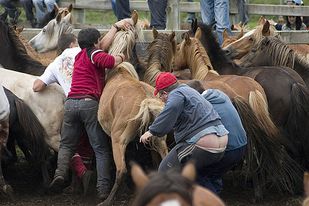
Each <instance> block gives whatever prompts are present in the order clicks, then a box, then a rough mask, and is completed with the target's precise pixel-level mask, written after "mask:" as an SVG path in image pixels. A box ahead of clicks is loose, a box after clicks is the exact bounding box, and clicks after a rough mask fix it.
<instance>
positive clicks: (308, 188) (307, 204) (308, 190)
mask: <svg viewBox="0 0 309 206" xmlns="http://www.w3.org/2000/svg"><path fill="white" fill-rule="evenodd" d="M304 191H305V197H306V199H305V200H304V202H303V206H309V173H308V172H305V174H304Z"/></svg>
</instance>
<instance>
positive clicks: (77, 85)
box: [68, 49, 115, 100]
mask: <svg viewBox="0 0 309 206" xmlns="http://www.w3.org/2000/svg"><path fill="white" fill-rule="evenodd" d="M93 61H94V63H92V62H91V60H90V58H89V57H88V55H87V50H86V49H83V50H82V51H80V52H79V53H78V54H77V55H76V57H75V63H74V69H73V74H72V84H71V91H70V92H69V95H68V97H71V98H84V97H87V96H91V97H94V98H95V99H97V100H99V99H100V96H101V93H102V90H103V88H104V85H105V68H108V69H111V68H113V67H114V64H115V58H114V57H113V56H111V55H109V54H107V53H105V52H98V53H95V54H94V55H93Z"/></svg>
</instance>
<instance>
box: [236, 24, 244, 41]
mask: <svg viewBox="0 0 309 206" xmlns="http://www.w3.org/2000/svg"><path fill="white" fill-rule="evenodd" d="M243 35H244V27H243V26H242V27H241V30H240V33H239V34H238V36H237V39H240V38H241V37H242V36H243Z"/></svg>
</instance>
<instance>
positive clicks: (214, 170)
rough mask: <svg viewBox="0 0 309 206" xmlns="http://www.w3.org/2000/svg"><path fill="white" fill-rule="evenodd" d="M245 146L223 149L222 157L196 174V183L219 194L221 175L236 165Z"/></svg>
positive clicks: (221, 184) (243, 152) (242, 155)
mask: <svg viewBox="0 0 309 206" xmlns="http://www.w3.org/2000/svg"><path fill="white" fill-rule="evenodd" d="M246 148H247V146H243V147H240V148H238V149H235V150H231V151H225V153H224V156H223V158H222V159H221V160H220V161H219V162H217V163H214V164H212V165H210V166H209V167H206V168H205V170H204V171H202V172H200V173H199V174H198V179H197V181H198V183H199V184H200V185H202V186H204V187H206V188H208V189H209V190H211V191H212V192H214V193H216V194H219V193H220V192H221V191H222V186H223V183H222V176H223V175H224V174H225V173H226V172H227V171H229V170H230V169H232V168H233V167H234V166H236V165H237V164H238V163H239V162H240V161H241V160H242V159H243V157H244V154H245V152H246Z"/></svg>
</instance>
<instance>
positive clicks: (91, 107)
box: [55, 99, 112, 192]
mask: <svg viewBox="0 0 309 206" xmlns="http://www.w3.org/2000/svg"><path fill="white" fill-rule="evenodd" d="M97 113H98V102H97V101H95V100H92V99H68V100H67V101H66V102H65V104H64V119H63V124H62V130H61V132H62V133H61V141H60V148H59V153H58V162H57V169H56V172H55V177H56V176H63V177H65V178H66V177H67V172H68V169H69V162H70V160H71V158H72V156H73V154H74V153H75V152H76V150H77V146H78V143H79V142H80V141H79V138H80V134H81V133H82V128H85V129H86V132H87V135H88V137H89V142H90V144H91V147H92V149H93V151H94V153H95V157H96V167H97V189H98V192H107V191H109V189H110V187H111V185H110V184H111V172H110V168H111V160H112V152H111V145H110V141H109V138H108V136H107V135H106V134H105V133H104V132H103V130H102V128H101V125H100V124H99V122H98V120H97V119H98V118H97Z"/></svg>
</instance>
